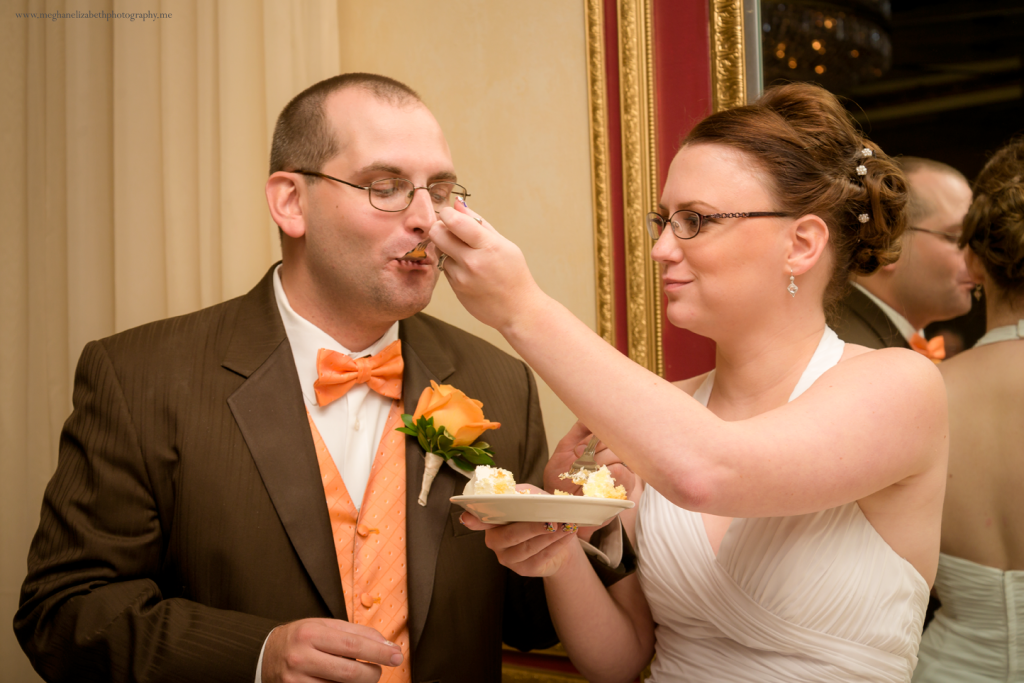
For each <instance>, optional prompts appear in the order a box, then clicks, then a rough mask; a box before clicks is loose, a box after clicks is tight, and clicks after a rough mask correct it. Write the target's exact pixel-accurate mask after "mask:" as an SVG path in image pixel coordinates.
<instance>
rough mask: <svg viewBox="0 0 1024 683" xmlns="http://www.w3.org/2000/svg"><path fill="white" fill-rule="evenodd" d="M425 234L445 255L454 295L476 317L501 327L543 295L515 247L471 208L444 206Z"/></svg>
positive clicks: (520, 252)
mask: <svg viewBox="0 0 1024 683" xmlns="http://www.w3.org/2000/svg"><path fill="white" fill-rule="evenodd" d="M429 237H430V239H431V241H433V243H434V244H435V245H436V247H437V249H439V250H440V251H442V252H444V253H445V254H447V255H448V258H447V259H446V260H445V264H444V274H445V277H447V278H448V283H449V284H450V285H451V287H452V289H453V290H454V291H455V295H456V296H457V297H458V298H459V301H460V302H462V305H463V306H465V307H466V310H468V311H469V312H470V313H471V314H472V315H473V316H474V317H475V318H476V319H477V320H479V321H480V322H482V323H484V324H486V325H490V326H491V327H493V328H495V329H497V330H498V331H499V332H503V331H504V330H506V329H508V328H509V327H511V326H513V325H514V324H515V320H516V319H517V316H521V315H528V311H529V310H530V307H531V303H532V302H534V301H536V300H538V298H539V297H543V292H541V290H540V288H539V287H538V286H537V283H536V282H535V281H534V279H533V276H532V275H531V274H530V269H529V268H528V267H527V265H526V259H525V258H524V257H523V252H522V251H521V250H520V249H519V247H517V246H516V245H515V244H513V243H512V242H510V241H509V240H507V239H505V238H504V237H502V236H501V235H500V234H499V233H498V231H497V230H495V229H494V228H493V227H492V226H491V225H490V224H489V223H488V222H487V221H486V220H484V219H483V218H482V217H481V216H479V215H478V214H477V213H476V212H475V211H473V210H472V209H470V208H469V207H467V206H464V205H462V204H460V203H458V202H456V204H455V208H450V207H445V208H444V209H442V210H441V213H440V220H438V221H437V222H435V223H434V225H433V226H432V227H431V229H430V233H429Z"/></svg>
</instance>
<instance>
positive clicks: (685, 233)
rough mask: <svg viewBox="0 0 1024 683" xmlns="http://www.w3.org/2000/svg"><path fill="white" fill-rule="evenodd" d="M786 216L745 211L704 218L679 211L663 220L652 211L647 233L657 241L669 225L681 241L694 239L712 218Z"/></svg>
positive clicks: (648, 219)
mask: <svg viewBox="0 0 1024 683" xmlns="http://www.w3.org/2000/svg"><path fill="white" fill-rule="evenodd" d="M788 215H789V214H785V213H778V212H777V211H747V212H746V213H713V214H710V215H708V216H704V215H701V214H699V213H697V212H696V211H690V210H689V209H679V211H676V212H675V213H673V214H672V215H671V216H669V217H668V218H665V217H664V216H662V215H661V214H660V213H656V212H654V211H652V212H651V213H649V214H647V232H649V233H650V235H651V238H652V239H654V240H657V239H658V238H659V237H661V233H662V232H664V230H665V226H666V225H671V226H672V234H673V235H675V236H676V237H678V238H679V239H681V240H690V239H693V238H694V237H696V236H697V234H698V233H700V229H701V228H703V227H704V224H705V223H706V222H707V221H708V220H710V219H712V218H764V217H772V218H781V217H783V216H788Z"/></svg>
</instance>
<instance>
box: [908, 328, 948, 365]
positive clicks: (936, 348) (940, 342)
mask: <svg viewBox="0 0 1024 683" xmlns="http://www.w3.org/2000/svg"><path fill="white" fill-rule="evenodd" d="M910 348H912V349H914V350H915V351H917V352H918V353H920V354H921V355H923V356H925V357H926V358H930V359H931V360H932V362H933V363H935V364H936V365H937V364H938V363H939V362H940V361H942V360H943V359H944V358H945V357H946V339H945V338H944V337H943V336H942V335H941V334H937V335H935V336H934V337H932V338H931V339H925V338H924V337H922V336H921V335H919V334H918V333H917V332H915V333H914V336H912V337H911V338H910Z"/></svg>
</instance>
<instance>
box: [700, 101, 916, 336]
mask: <svg viewBox="0 0 1024 683" xmlns="http://www.w3.org/2000/svg"><path fill="white" fill-rule="evenodd" d="M701 143H713V144H722V145H728V146H730V147H733V148H735V149H738V150H740V151H742V152H745V153H747V154H748V155H750V156H751V157H752V158H753V159H754V161H755V163H756V164H757V166H758V167H759V168H760V170H761V171H762V173H763V174H764V178H765V179H766V180H767V182H769V183H770V184H771V186H770V190H771V192H772V194H773V196H774V197H775V201H776V202H777V206H774V207H771V208H770V209H766V210H772V211H781V212H785V213H787V214H790V215H793V216H806V215H809V214H813V215H816V216H818V217H819V218H821V219H822V220H823V221H825V224H826V225H827V226H828V228H829V236H830V238H829V241H830V243H831V245H832V252H833V255H834V257H835V259H834V263H835V266H834V269H833V272H832V276H831V279H830V281H829V284H828V287H827V288H826V289H825V302H824V303H825V310H826V314H828V315H829V317H831V313H832V312H833V311H834V308H835V305H836V303H837V302H838V301H839V299H841V298H842V296H843V294H844V292H845V291H846V288H847V286H848V281H849V277H850V274H851V273H852V274H855V275H868V274H870V273H873V272H874V271H875V270H877V269H878V268H879V267H881V266H884V265H887V264H889V263H893V262H895V261H896V259H898V258H899V245H900V236H901V235H902V233H903V229H904V227H905V224H906V218H905V215H904V207H905V206H906V203H907V184H906V180H905V178H904V176H903V172H902V171H901V170H900V169H899V167H898V166H897V165H896V164H895V163H894V162H893V160H892V159H890V158H889V157H888V156H886V154H885V153H884V152H882V150H881V149H880V148H879V147H878V146H877V145H875V144H874V143H872V142H869V141H868V140H865V139H864V137H863V136H862V135H861V133H860V132H859V131H858V130H857V128H856V127H855V126H854V124H853V121H852V119H851V117H850V115H849V114H848V113H847V112H846V110H845V109H844V108H843V106H842V105H841V104H840V103H839V101H838V100H837V99H836V98H835V96H834V95H832V94H831V93H829V92H828V91H827V90H824V89H823V88H821V87H819V86H816V85H812V84H810V83H790V84H787V85H779V86H774V87H771V88H768V90H767V91H766V92H765V94H764V95H763V96H762V97H760V98H759V99H758V100H757V101H756V102H754V103H753V104H749V105H746V106H743V107H737V108H735V109H728V110H725V111H721V112H718V113H716V114H712V115H711V116H709V117H708V118H706V119H704V120H703V121H701V122H700V123H698V124H697V126H696V127H695V128H694V129H693V130H692V131H690V134H689V135H688V136H687V137H686V140H685V141H684V142H683V144H684V145H691V144H701ZM865 150H869V152H865ZM858 167H862V168H861V169H860V170H861V171H863V172H864V175H860V174H859V172H858ZM865 216H866V221H865V222H862V220H861V219H862V217H865Z"/></svg>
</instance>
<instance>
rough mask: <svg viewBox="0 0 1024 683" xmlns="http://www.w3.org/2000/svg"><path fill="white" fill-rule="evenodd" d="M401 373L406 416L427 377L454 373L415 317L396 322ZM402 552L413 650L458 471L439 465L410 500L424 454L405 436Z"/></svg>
mask: <svg viewBox="0 0 1024 683" xmlns="http://www.w3.org/2000/svg"><path fill="white" fill-rule="evenodd" d="M399 338H401V340H402V359H403V361H404V363H405V372H404V376H403V379H402V400H403V402H404V403H405V411H406V412H407V413H409V414H412V412H413V411H414V410H415V409H416V403H417V402H418V401H419V397H420V394H421V393H422V392H423V389H425V388H426V387H428V386H430V380H434V381H436V382H438V383H443V382H444V381H445V380H447V379H448V378H449V377H450V376H451V375H452V373H454V372H455V365H454V363H453V361H452V358H451V357H450V356H449V355H448V353H447V351H446V349H445V348H444V346H443V345H442V344H441V342H440V341H439V340H438V339H437V338H436V337H435V336H434V334H433V332H432V331H431V330H430V328H429V327H428V326H427V325H426V324H425V323H424V322H423V320H422V319H421V318H420V316H414V317H412V318H409V319H408V320H404V321H402V323H401V324H400V326H399ZM405 443H406V447H405V477H406V535H405V538H406V556H407V559H408V562H409V575H408V577H409V578H408V581H409V637H410V640H411V645H412V649H413V651H415V650H416V646H417V645H418V643H419V640H420V636H421V635H422V633H423V626H424V624H425V623H426V620H427V612H428V610H429V609H430V599H431V596H432V595H433V591H434V577H435V574H436V570H437V553H438V549H439V548H440V547H441V540H442V536H443V534H444V529H445V524H446V522H447V521H448V513H449V511H450V508H451V503H450V502H449V500H448V499H449V498H450V497H451V496H452V495H454V493H455V487H456V485H457V483H458V482H459V481H460V480H462V477H461V475H459V474H457V473H456V472H453V471H452V470H451V468H450V467H447V466H445V467H442V468H441V471H440V472H438V474H437V478H436V479H434V484H433V486H432V487H431V489H430V496H429V497H428V498H427V506H426V507H423V506H421V505H420V504H419V503H418V502H416V499H417V497H418V496H419V493H420V485H421V484H422V482H423V469H424V459H423V458H424V453H423V449H422V448H420V445H419V442H418V441H417V440H416V439H414V438H413V437H407V438H406V442H405Z"/></svg>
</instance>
